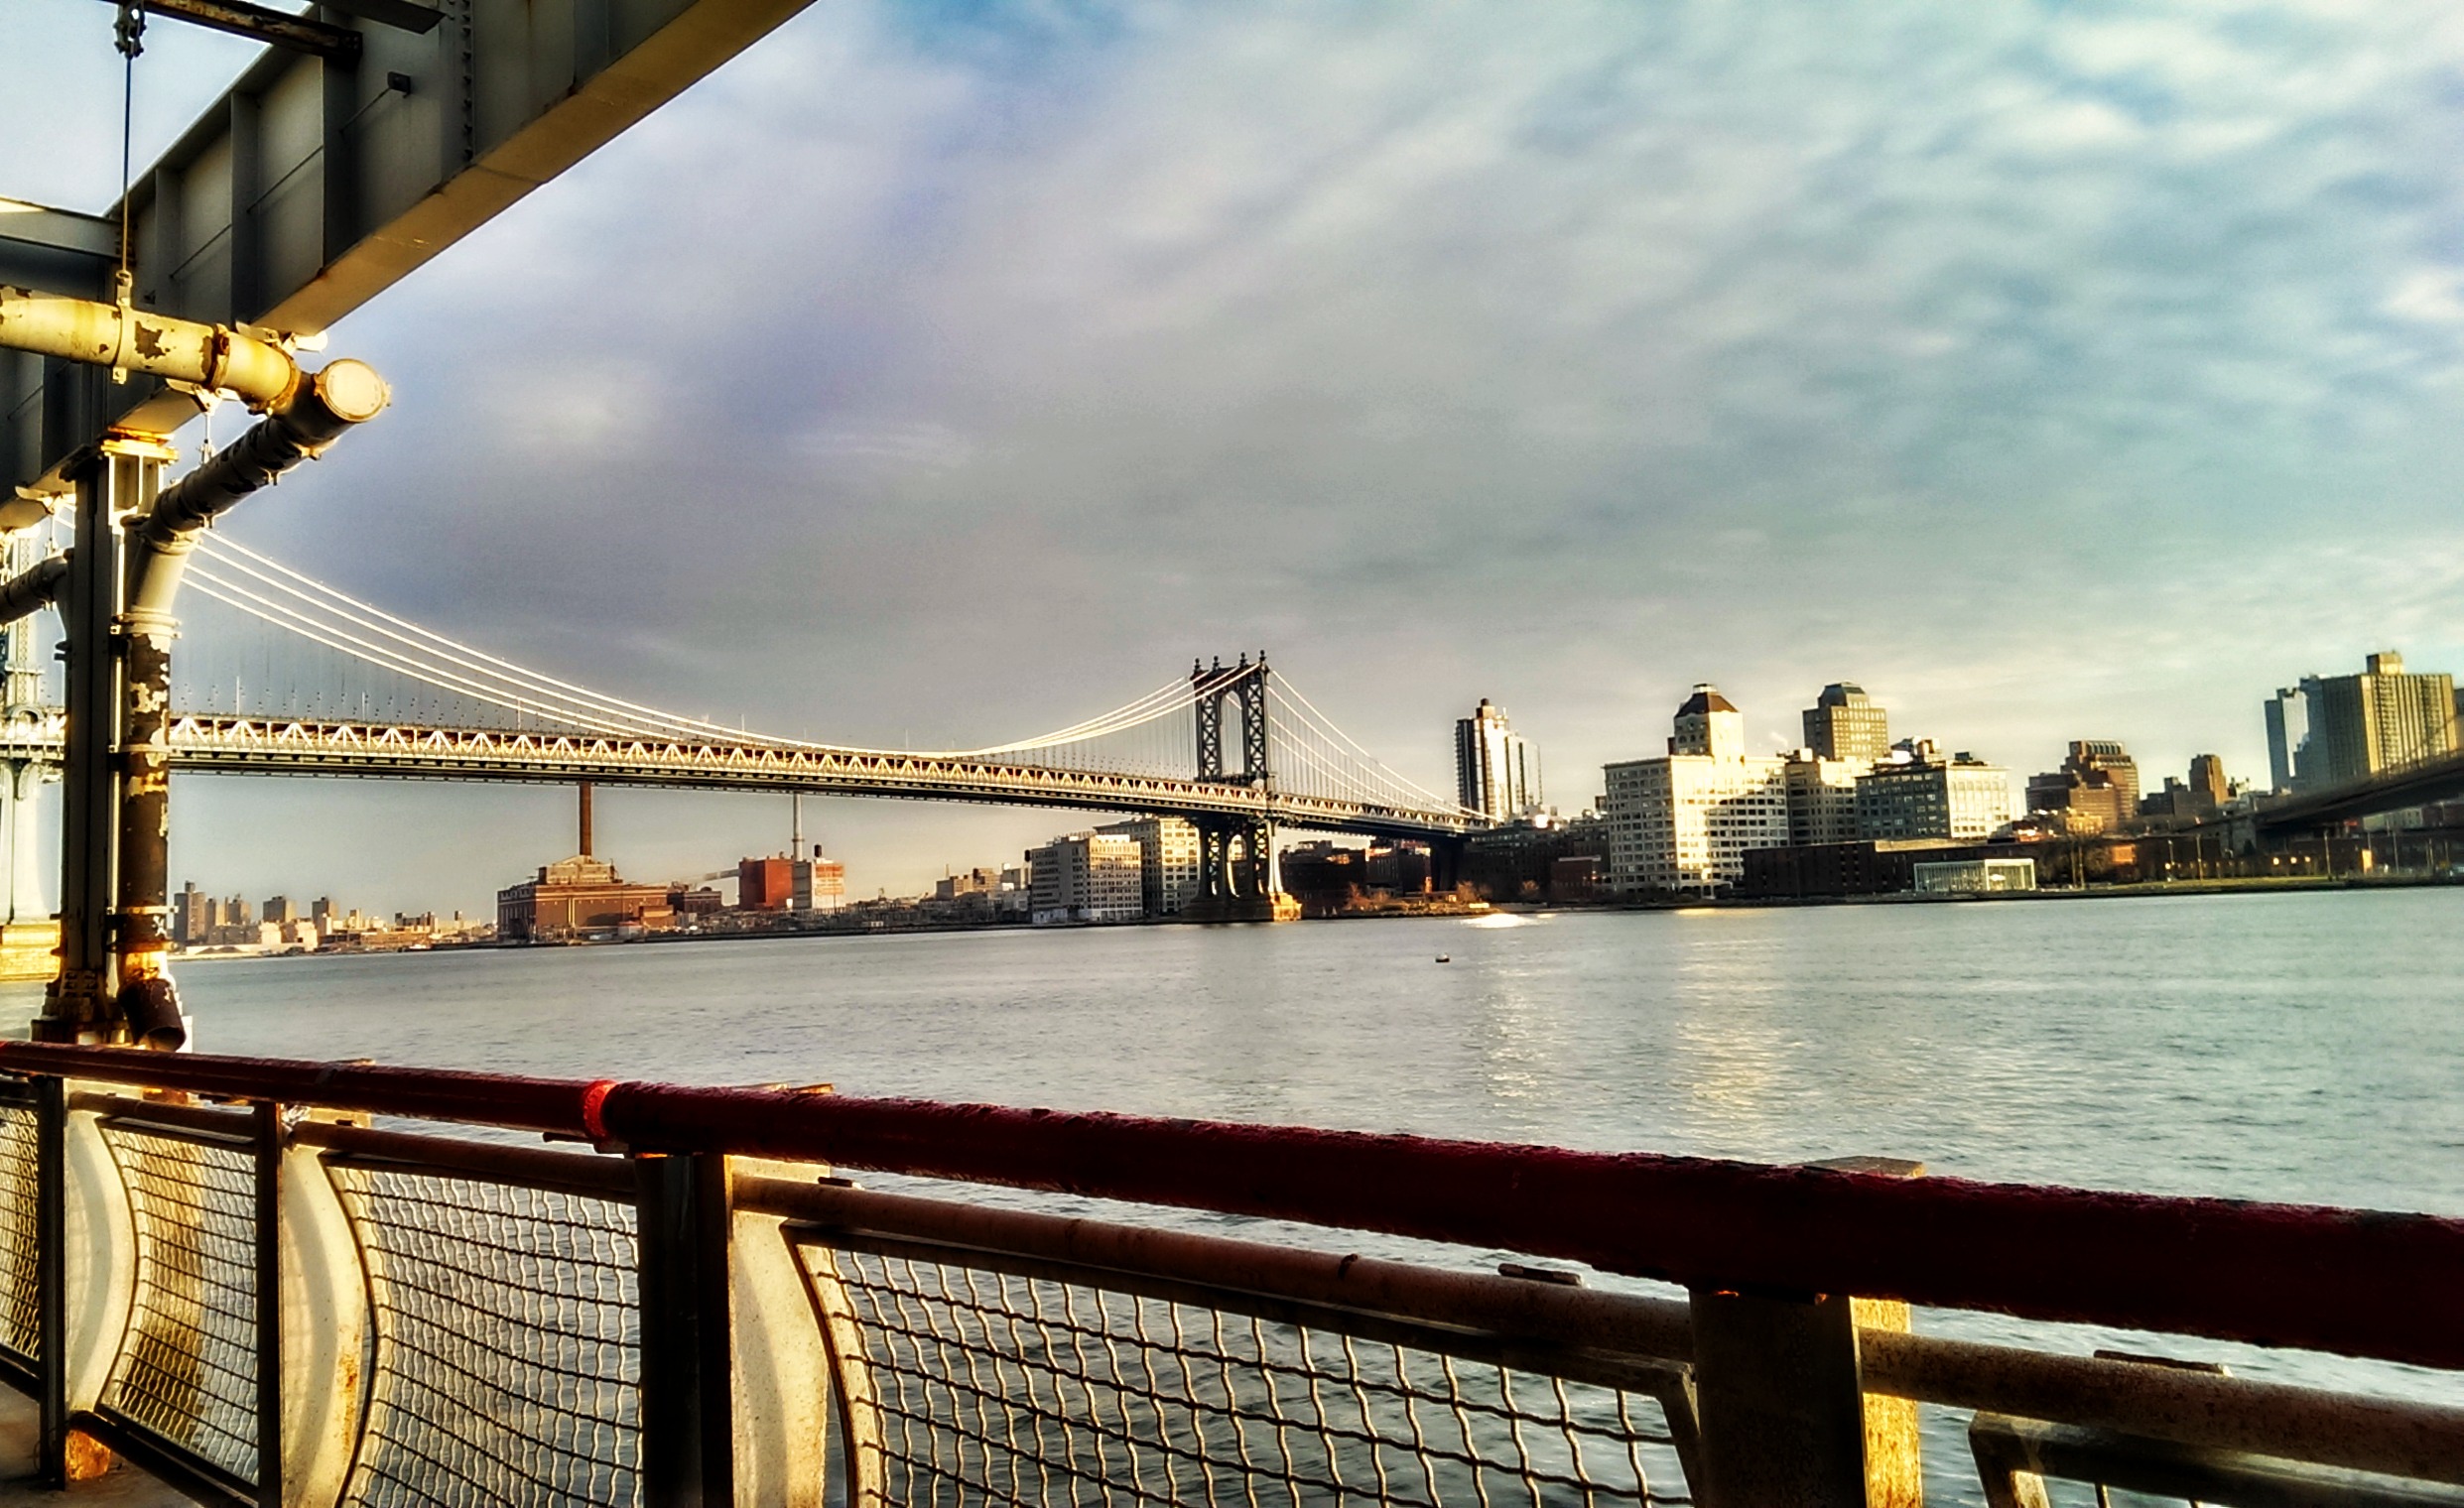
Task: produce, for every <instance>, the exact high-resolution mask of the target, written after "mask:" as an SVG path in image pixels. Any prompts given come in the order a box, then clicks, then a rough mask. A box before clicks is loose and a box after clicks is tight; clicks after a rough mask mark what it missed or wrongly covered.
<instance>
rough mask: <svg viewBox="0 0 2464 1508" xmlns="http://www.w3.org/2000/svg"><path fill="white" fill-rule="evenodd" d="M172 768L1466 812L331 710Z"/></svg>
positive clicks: (1015, 767) (1383, 814)
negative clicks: (359, 716)
mask: <svg viewBox="0 0 2464 1508" xmlns="http://www.w3.org/2000/svg"><path fill="white" fill-rule="evenodd" d="M64 722H65V718H64V716H63V714H61V713H59V712H57V711H48V712H46V713H44V714H42V715H40V716H35V717H22V716H21V717H18V718H15V719H12V720H10V721H9V722H7V723H6V724H5V725H0V760H7V761H26V762H32V763H36V764H46V763H57V762H58V761H59V759H60V751H61V744H62V729H63V725H64ZM171 745H172V757H171V763H172V768H173V769H174V770H175V771H180V772H183V773H189V774H218V775H323V776H333V777H356V778H362V779H383V780H442V781H491V782H494V781H512V782H530V783H536V784H542V785H570V784H573V783H575V782H578V781H585V780H586V781H590V782H592V783H593V784H597V785H608V786H624V785H632V786H670V787H686V788H700V789H706V790H723V791H790V792H797V791H800V792H807V793H811V794H814V795H821V796H870V797H888V798H895V799H901V800H907V801H945V802H975V803H982V804H986V805H992V806H1012V807H1050V808H1065V809H1072V810H1081V811H1090V812H1125V813H1137V814H1141V815H1152V816H1158V817H1191V818H1197V817H1233V818H1239V819H1244V820H1257V819H1260V818H1263V819H1265V820H1268V821H1271V822H1273V823H1275V824H1276V825H1277V826H1283V827H1301V828H1308V829H1312V830H1315V831H1322V832H1350V833H1360V834H1363V835H1366V836H1372V837H1399V838H1423V839H1426V838H1432V837H1456V836H1461V835H1463V834H1465V833H1468V832H1470V831H1472V830H1474V829H1475V827H1476V826H1477V825H1479V824H1478V823H1477V822H1476V821H1474V819H1472V818H1471V817H1466V816H1464V815H1461V814H1458V813H1451V812H1437V811H1420V810H1414V809H1410V808H1403V807H1391V806H1379V805H1375V804H1370V803H1364V802H1359V801H1350V800H1343V799H1338V798H1330V797H1320V796H1308V795H1301V794H1297V793H1291V792H1283V791H1270V792H1266V793H1263V794H1261V793H1260V792H1258V791H1257V790H1255V789H1253V788H1252V787H1249V786H1246V785H1238V784H1232V783H1229V782H1215V781H1196V780H1183V779H1177V778H1174V777H1170V776H1153V775H1122V774H1107V773H1104V772H1101V771H1082V770H1066V769H1055V768H1049V767H1046V766H1041V765H1031V764H1010V763H1003V762H1001V761H998V760H986V759H954V758H949V757H946V756H938V755H928V754H901V753H895V752H889V751H880V750H864V749H838V748H828V747H813V746H798V745H782V744H777V743H770V742H766V741H763V740H760V739H747V740H745V741H743V742H740V743H737V742H727V741H716V740H713V741H703V742H688V741H681V740H669V739H657V738H635V737H628V736H624V735H618V734H591V733H558V732H519V731H507V730H504V729H499V728H455V727H439V726H432V725H425V724H413V723H379V722H362V721H352V720H348V719H332V718H315V719H311V718H299V719H286V718H262V717H238V716H229V715H223V714H215V713H186V714H182V715H181V716H179V717H178V718H176V719H175V720H174V722H173V724H172V730H171Z"/></svg>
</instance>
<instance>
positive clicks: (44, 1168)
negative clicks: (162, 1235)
mask: <svg viewBox="0 0 2464 1508" xmlns="http://www.w3.org/2000/svg"><path fill="white" fill-rule="evenodd" d="M34 1093H35V1152H34V1158H35V1162H34V1167H35V1178H34V1187H35V1195H34V1208H35V1215H34V1231H35V1236H34V1242H35V1378H36V1388H37V1391H38V1394H39V1396H38V1397H37V1398H36V1400H35V1405H36V1417H37V1425H36V1429H37V1432H38V1433H37V1435H36V1437H35V1472H36V1475H37V1476H39V1477H40V1478H41V1479H42V1481H43V1482H44V1484H45V1485H46V1486H50V1487H65V1486H67V1485H68V1085H67V1083H66V1081H65V1080H64V1079H60V1078H54V1077H44V1078H38V1079H36V1080H35V1081H34Z"/></svg>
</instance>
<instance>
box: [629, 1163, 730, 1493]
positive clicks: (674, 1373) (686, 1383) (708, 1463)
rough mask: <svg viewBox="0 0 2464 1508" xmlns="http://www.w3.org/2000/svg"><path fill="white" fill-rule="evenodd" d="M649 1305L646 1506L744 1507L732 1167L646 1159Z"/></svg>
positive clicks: (645, 1324) (640, 1168)
mask: <svg viewBox="0 0 2464 1508" xmlns="http://www.w3.org/2000/svg"><path fill="white" fill-rule="evenodd" d="M633 1167H634V1173H635V1177H636V1179H637V1180H638V1183H637V1187H638V1189H639V1191H640V1202H639V1204H638V1206H637V1208H638V1214H637V1216H636V1218H637V1219H638V1221H639V1226H638V1228H639V1231H640V1241H641V1302H642V1465H641V1473H642V1475H641V1480H642V1501H643V1503H644V1504H645V1505H647V1508H726V1505H728V1504H732V1503H733V1502H734V1501H735V1399H734V1387H735V1361H734V1350H733V1330H732V1327H731V1321H730V1318H729V1300H728V1289H727V1282H728V1272H727V1246H728V1236H729V1233H730V1231H731V1228H732V1221H733V1213H732V1210H731V1207H730V1203H731V1201H730V1198H729V1189H728V1183H729V1173H728V1167H727V1159H726V1158H725V1156H723V1155H721V1154H716V1153H699V1154H693V1155H690V1156H686V1155H679V1156H663V1155H659V1154H655V1153H654V1154H637V1155H636V1156H635V1158H634V1161H633Z"/></svg>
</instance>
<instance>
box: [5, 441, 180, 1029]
mask: <svg viewBox="0 0 2464 1508" xmlns="http://www.w3.org/2000/svg"><path fill="white" fill-rule="evenodd" d="M170 458H171V450H170V448H169V447H168V446H166V445H163V444H161V443H159V442H157V441H152V440H130V439H113V440H105V441H103V443H102V444H101V445H100V446H99V447H98V448H97V450H96V451H95V452H94V454H93V455H92V456H91V457H90V458H89V459H88V460H87V462H86V464H85V466H84V467H83V469H82V470H80V471H79V472H78V473H77V478H76V545H75V548H74V549H72V550H71V551H70V552H69V554H68V579H67V582H66V586H65V591H64V592H63V596H62V602H61V621H62V624H63V626H64V627H65V629H66V630H67V637H66V643H65V645H64V646H63V658H64V659H65V661H66V663H67V675H66V678H65V680H66V683H67V686H66V691H67V696H66V700H67V712H68V719H67V729H66V741H65V742H66V746H65V748H64V750H63V751H62V760H61V765H62V774H61V886H60V973H59V975H58V976H57V977H55V978H54V979H53V981H52V985H51V989H50V991H49V993H48V995H47V997H46V999H45V1001H44V1008H43V1015H42V1017H41V1018H39V1019H38V1020H37V1021H36V1022H35V1040H37V1041H38V1042H75V1041H77V1040H79V1039H80V1038H84V1039H87V1040H96V1039H100V1038H104V1037H107V1036H109V1035H110V1033H111V1031H112V1028H113V1027H114V1025H115V1024H116V1014H115V1007H114V1004H113V1001H114V997H115V996H116V995H117V993H118V989H119V979H118V977H117V969H116V967H115V965H114V963H113V959H112V938H111V911H112V903H113V900H114V898H115V895H116V893H117V884H116V881H117V878H118V877H117V873H116V870H117V863H116V860H117V856H118V850H119V826H120V821H119V817H120V778H119V772H118V770H117V769H116V768H115V767H114V766H115V761H114V757H113V755H114V750H115V749H116V747H117V746H118V743H119V738H120V717H121V710H122V706H123V703H124V701H125V697H124V695H123V692H122V676H123V671H124V667H123V664H122V661H121V657H120V654H119V652H118V651H119V646H118V644H117V643H116V642H115V641H114V640H113V637H112V627H113V623H114V620H116V619H117V618H118V616H119V613H120V601H121V592H122V589H123V574H124V572H123V569H122V556H123V538H122V535H121V524H122V522H123V521H124V520H125V519H126V518H127V517H128V516H129V515H130V514H131V513H133V512H136V511H138V510H141V509H144V508H148V507H151V506H152V504H153V502H154V498H155V495H156V494H157V493H158V492H160V491H161V490H162V475H163V465H164V462H166V461H167V460H169V459H170Z"/></svg>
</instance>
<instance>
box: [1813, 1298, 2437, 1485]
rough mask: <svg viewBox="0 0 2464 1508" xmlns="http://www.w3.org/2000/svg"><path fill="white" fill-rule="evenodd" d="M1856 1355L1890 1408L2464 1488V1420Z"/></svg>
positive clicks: (2207, 1377)
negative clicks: (1894, 1404)
mask: <svg viewBox="0 0 2464 1508" xmlns="http://www.w3.org/2000/svg"><path fill="white" fill-rule="evenodd" d="M2359 1281H2363V1282H2367V1281H2369V1280H2368V1278H2367V1277H2366V1276H2365V1277H2362V1278H2361V1279H2360V1280H2359ZM1857 1344H1858V1348H1859V1351H1860V1353H1861V1358H1862V1361H1863V1363H1864V1369H1865V1385H1866V1387H1867V1389H1868V1390H1869V1391H1872V1392H1876V1393H1886V1394H1888V1395H1890V1396H1891V1397H1894V1398H1910V1399H1914V1400H1916V1401H1917V1402H1919V1403H1934V1404H1946V1405H1949V1406H1951V1407H1953V1408H1961V1409H1982V1410H1985V1411H1987V1412H1990V1413H1998V1414H2014V1415H2017V1416H2019V1417H2021V1418H2025V1419H2042V1420H2051V1421H2054V1422H2057V1423H2060V1424H2069V1425H2085V1426H2088V1427H2090V1428H2093V1429H2105V1430H2118V1431H2121V1432H2123V1433H2125V1434H2129V1435H2139V1436H2149V1437H2153V1438H2154V1439H2157V1440H2169V1441H2175V1442H2178V1443H2180V1444H2182V1445H2206V1446H2212V1447H2215V1448H2218V1449H2225V1450H2249V1451H2253V1452H2255V1453H2257V1454H2261V1455H2277V1456H2286V1457H2290V1458H2292V1459H2295V1460H2304V1461H2314V1462H2317V1463H2319V1464H2321V1465H2328V1466H2346V1467H2350V1468H2352V1469H2354V1470H2357V1471H2384V1472H2388V1473H2391V1474H2394V1475H2399V1476H2411V1477H2419V1478H2421V1479H2423V1480H2425V1481H2435V1482H2455V1483H2464V1409H2456V1408H2451V1407H2448V1406H2445V1405H2441V1404H2432V1403H2415V1402H2411V1401H2409V1400H2406V1399H2398V1398H2369V1397H2363V1396H2360V1395H2356V1394H2347V1393H2331V1392H2328V1391H2326V1390H2324V1389H2320V1388H2304V1387H2294V1386H2291V1385H2289V1384H2286V1383H2280V1382H2261V1381H2259V1380H2258V1379H2256V1378H2250V1377H2231V1376H2226V1375H2224V1374H2222V1373H2217V1372H2198V1371H2191V1370H2188V1369H2186V1368H2182V1367H2167V1366H2151V1365H2149V1364H2147V1363H2145V1362H2136V1361H2114V1360H2109V1359H2106V1358H2103V1357H2096V1356H2057V1355H2050V1354H2047V1353H2045V1352H2042V1351H2029V1350H2021V1349H2019V1348H2017V1347H2015V1346H2003V1345H1984V1344H1980V1343H1978V1342H1976V1341H1970V1340H1943V1339H1937V1338H1935V1337H1933V1336H1930V1335H1910V1334H1906V1333H1903V1332H1897V1331H1890V1330H1878V1329H1873V1328H1866V1329H1862V1330H1860V1331H1858V1335H1857Z"/></svg>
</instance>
